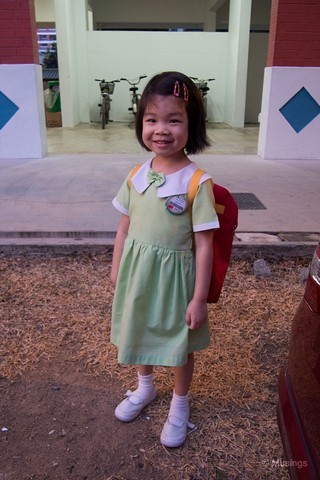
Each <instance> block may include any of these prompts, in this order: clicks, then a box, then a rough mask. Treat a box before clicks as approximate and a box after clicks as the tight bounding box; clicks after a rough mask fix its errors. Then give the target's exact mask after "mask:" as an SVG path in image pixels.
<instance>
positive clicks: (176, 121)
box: [170, 118, 180, 123]
mask: <svg viewBox="0 0 320 480" xmlns="http://www.w3.org/2000/svg"><path fill="white" fill-rule="evenodd" d="M170 123H180V120H178V119H177V118H172V119H171V120H170Z"/></svg>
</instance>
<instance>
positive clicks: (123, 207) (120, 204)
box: [112, 174, 130, 215]
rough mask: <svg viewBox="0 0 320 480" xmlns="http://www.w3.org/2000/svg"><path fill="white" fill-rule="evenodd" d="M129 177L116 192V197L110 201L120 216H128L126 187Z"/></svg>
mask: <svg viewBox="0 0 320 480" xmlns="http://www.w3.org/2000/svg"><path fill="white" fill-rule="evenodd" d="M129 176H130V174H129V175H127V178H126V179H125V181H124V182H123V184H122V185H121V187H120V190H119V191H118V193H117V195H116V197H115V198H114V199H113V200H112V205H113V206H114V207H115V208H116V209H117V210H118V211H119V212H120V213H122V214H124V215H128V214H129V204H130V187H129V185H128V181H129Z"/></svg>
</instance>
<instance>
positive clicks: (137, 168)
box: [128, 163, 141, 188]
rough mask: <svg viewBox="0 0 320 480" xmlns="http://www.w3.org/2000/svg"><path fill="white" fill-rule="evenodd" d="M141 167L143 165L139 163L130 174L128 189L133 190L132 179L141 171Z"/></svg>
mask: <svg viewBox="0 0 320 480" xmlns="http://www.w3.org/2000/svg"><path fill="white" fill-rule="evenodd" d="M140 167H141V163H139V164H138V165H136V166H135V167H133V169H132V170H131V172H130V174H129V179H128V187H129V188H131V186H132V177H133V176H134V175H135V174H136V173H137V171H138V170H139V169H140Z"/></svg>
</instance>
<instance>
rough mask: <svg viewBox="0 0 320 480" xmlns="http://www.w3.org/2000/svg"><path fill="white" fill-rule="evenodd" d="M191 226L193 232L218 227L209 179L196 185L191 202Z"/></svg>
mask: <svg viewBox="0 0 320 480" xmlns="http://www.w3.org/2000/svg"><path fill="white" fill-rule="evenodd" d="M192 228H193V231H194V232H202V231H204V230H216V229H217V228H219V220H218V216H217V214H216V211H215V209H214V195H213V191H212V182H211V180H206V181H205V182H203V183H202V184H201V185H199V187H198V190H197V193H196V196H195V198H194V201H193V204H192Z"/></svg>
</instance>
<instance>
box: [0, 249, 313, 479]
mask: <svg viewBox="0 0 320 480" xmlns="http://www.w3.org/2000/svg"><path fill="white" fill-rule="evenodd" d="M0 261H1V263H0V329H1V345H0V359H1V371H0V378H1V379H0V387H1V405H0V406H1V414H0V422H1V424H0V428H3V427H5V428H8V430H6V431H2V432H0V435H1V436H0V439H1V449H0V458H1V457H2V458H1V461H0V479H1V480H31V479H33V480H47V479H49V480H51V479H58V480H68V479H70V480H71V479H77V480H78V479H79V480H80V479H81V480H84V479H88V480H89V479H90V480H107V479H108V480H135V479H142V480H146V479H147V478H148V480H150V479H153V478H154V479H156V480H157V479H164V478H165V479H167V480H169V479H173V480H175V479H177V480H215V479H217V480H221V479H228V480H235V479H241V480H242V479H244V480H251V479H253V480H258V479H259V480H263V479H270V480H271V479H272V480H273V479H281V480H287V479H288V478H289V477H288V475H287V472H286V469H285V467H284V466H281V465H282V464H283V461H284V457H283V453H282V446H281V441H280V438H279V433H278V429H277V423H276V402H277V375H278V371H279V368H280V367H281V366H282V365H283V363H284V362H285V359H286V356H287V351H288V341H289V332H290V326H291V320H292V316H293V313H294V311H295V309H296V307H297V305H298V303H299V301H300V299H301V296H302V293H303V290H304V286H303V285H302V284H301V282H300V270H301V267H303V266H306V261H302V260H301V261H300V260H290V261H281V262H277V263H273V264H271V265H270V266H271V270H272V273H273V276H272V278H266V279H258V278H256V277H255V276H254V275H253V270H252V263H251V262H249V261H241V262H240V261H235V262H233V264H232V266H231V268H230V270H229V273H228V278H227V281H226V284H225V288H224V291H223V295H222V297H221V300H220V301H219V303H218V304H217V305H210V307H209V308H210V324H211V330H212V343H211V347H210V348H209V349H207V350H206V351H204V352H201V353H199V354H198V355H197V357H196V370H195V376H194V382H193V385H192V390H191V402H192V416H191V421H192V422H193V423H195V424H196V425H197V430H196V431H194V432H192V433H191V434H190V435H189V437H188V439H187V442H186V443H185V445H184V446H183V447H182V448H180V449H173V450H172V449H171V450H170V449H166V448H164V447H162V446H161V445H160V442H159V434H160V431H161V429H162V425H163V422H164V420H165V418H166V414H167V409H168V403H169V401H170V396H171V389H172V376H171V373H170V372H169V371H168V369H165V368H159V369H157V370H156V382H157V387H158V391H159V395H158V397H157V399H156V400H155V401H154V402H153V404H151V405H150V406H149V407H148V408H147V409H146V411H145V412H144V413H143V415H141V418H139V419H137V420H136V421H135V422H133V423H131V424H129V425H123V424H121V423H120V422H118V421H116V420H115V419H114V418H113V409H114V407H115V405H116V403H117V402H118V401H119V399H120V398H121V396H122V395H123V393H124V392H125V391H126V390H127V389H128V388H133V387H135V369H134V368H133V367H121V366H119V365H118V364H117V361H116V350H115V348H114V347H113V346H112V345H110V343H109V330H110V312H111V305H112V295H113V288H112V286H111V284H110V281H109V273H110V263H109V260H108V259H107V258H104V257H102V256H98V257H92V256H84V255H83V256H76V257H57V258H31V257H21V258H6V257H2V258H0ZM57 385H58V386H57ZM45 386H46V388H44V387H45ZM62 386H63V392H64V396H63V397H59V395H60V394H61V391H60V390H61V389H62ZM32 392H33V393H32ZM59 392H60V393H59ZM69 394H70V398H71V397H72V398H74V401H73V402H72V401H71V400H70V399H69V400H68V398H69V397H68V395H69ZM77 402H78V408H76V411H74V410H75V404H76V403H77ZM35 404H36V405H37V409H36V410H35ZM62 404H63V408H64V410H63V413H62V411H61V412H60V417H61V416H63V419H64V423H63V422H62V420H61V425H60V430H59V431H60V434H59V435H58V436H57V437H56V438H55V434H54V433H51V434H50V449H48V438H49V437H41V435H40V433H39V432H40V427H41V426H42V427H43V429H45V428H47V430H49V429H50V425H49V423H50V422H49V419H50V418H51V417H53V415H54V414H53V413H52V412H53V410H54V409H55V410H54V411H55V412H57V411H60V410H59V408H60V409H61V408H62V407H61V406H62ZM81 405H82V407H81ZM26 412H28V413H27V414H26ZM37 415H38V416H37ZM88 415H89V417H90V415H91V417H90V418H91V421H92V422H91V423H92V425H94V428H92V430H90V428H91V427H90V428H89V427H86V428H88V429H89V430H88V429H87V431H86V435H88V432H90V437H87V436H86V435H84V434H83V435H82V434H81V432H82V430H81V428H82V427H81V426H83V425H84V424H85V425H87V424H88ZM72 416H74V421H73V422H71V418H72ZM54 418H55V421H56V422H57V421H58V420H57V413H55V417H54ZM51 419H52V418H51ZM68 422H69V423H68ZM70 422H71V423H70ZM86 422H87V423H86ZM66 425H67V427H66ZM41 431H42V430H41ZM51 431H53V432H54V431H55V429H54V428H52V429H51V430H50V431H49V432H46V435H47V436H48V435H49V433H50V432H51ZM30 432H33V433H30ZM61 432H64V434H62V433H61ZM28 439H29V441H26V440H28ZM30 439H32V441H31V440H30ZM107 444H108V452H107V453H106V451H105V450H104V448H106V445H107ZM35 448H36V451H34V450H35ZM32 451H33V452H34V453H33V454H32ZM53 452H55V453H53ZM75 452H83V454H79V453H78V454H76V453H75ZM18 457H19V458H20V461H19V460H17V458H18ZM56 457H58V458H56ZM21 458H25V459H27V460H25V461H24V462H22V461H21Z"/></svg>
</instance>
